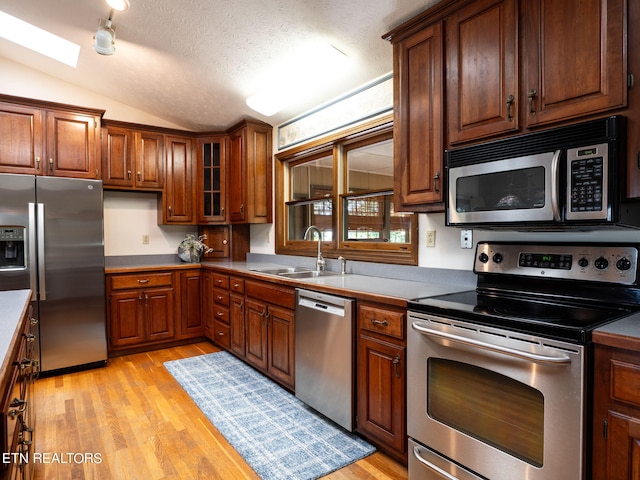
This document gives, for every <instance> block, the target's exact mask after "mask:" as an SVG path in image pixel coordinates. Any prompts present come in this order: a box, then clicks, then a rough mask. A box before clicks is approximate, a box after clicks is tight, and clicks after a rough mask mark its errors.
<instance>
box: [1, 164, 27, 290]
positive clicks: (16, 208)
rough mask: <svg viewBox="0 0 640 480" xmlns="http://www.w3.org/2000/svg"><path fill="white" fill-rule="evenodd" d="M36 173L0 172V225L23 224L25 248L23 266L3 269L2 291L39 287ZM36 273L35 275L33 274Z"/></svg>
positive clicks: (17, 225)
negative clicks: (35, 214) (36, 246)
mask: <svg viewBox="0 0 640 480" xmlns="http://www.w3.org/2000/svg"><path fill="white" fill-rule="evenodd" d="M33 202H35V177H34V176H33V175H12V174H6V173H3V174H0V226H4V227H20V228H24V229H25V230H24V234H25V241H26V248H25V251H24V254H25V263H26V268H24V269H10V270H9V269H4V270H3V269H0V291H2V290H21V289H24V288H31V289H32V290H33V292H34V300H35V290H36V283H35V282H36V272H35V269H36V258H35V218H34V217H33V216H32V217H31V218H30V216H29V211H30V206H31V211H32V213H33V211H34V203H33ZM32 274H33V278H32Z"/></svg>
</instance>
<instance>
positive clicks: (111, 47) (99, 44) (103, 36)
mask: <svg viewBox="0 0 640 480" xmlns="http://www.w3.org/2000/svg"><path fill="white" fill-rule="evenodd" d="M112 17H113V10H111V13H110V14H109V18H108V19H107V20H103V19H102V18H101V19H100V21H99V24H98V25H99V27H98V31H97V32H96V34H95V35H94V36H93V39H94V40H95V43H94V44H93V49H94V50H95V51H96V52H98V53H99V54H100V55H113V52H115V51H116V46H115V39H116V27H115V26H113V25H112V23H111V18H112Z"/></svg>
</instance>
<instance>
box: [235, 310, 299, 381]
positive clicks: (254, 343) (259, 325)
mask: <svg viewBox="0 0 640 480" xmlns="http://www.w3.org/2000/svg"><path fill="white" fill-rule="evenodd" d="M294 318H295V313H294V311H293V310H290V309H287V308H282V307H278V306H275V305H270V304H268V303H265V302H262V301H257V300H255V299H252V298H247V299H246V315H245V328H246V331H245V341H246V355H245V358H246V360H247V362H249V363H251V364H252V365H254V366H255V367H257V368H259V369H260V370H263V371H265V373H267V375H269V376H270V377H272V378H274V379H275V380H278V381H279V382H280V383H282V384H283V385H285V386H288V387H290V388H293V386H294V381H295V379H294V361H295V358H294V340H295V338H294Z"/></svg>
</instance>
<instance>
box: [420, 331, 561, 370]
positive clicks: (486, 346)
mask: <svg viewBox="0 0 640 480" xmlns="http://www.w3.org/2000/svg"><path fill="white" fill-rule="evenodd" d="M412 327H413V329H414V330H416V331H417V332H420V333H421V334H423V335H426V336H432V337H438V338H443V339H445V340H451V341H453V342H458V343H462V344H464V345H469V346H471V347H476V348H481V349H483V350H490V351H492V352H496V353H502V354H504V355H510V356H512V357H518V358H523V359H525V360H531V361H534V362H537V363H552V364H566V363H571V358H569V357H568V356H566V355H560V356H557V357H556V356H552V355H539V354H537V353H532V352H525V351H524V350H518V349H516V348H509V347H503V346H502V345H494V344H492V343H487V342H483V341H480V340H474V339H471V338H465V337H460V336H458V335H454V334H452V333H446V332H439V331H437V330H432V329H431V328H425V327H422V326H420V324H419V323H418V322H413V324H412Z"/></svg>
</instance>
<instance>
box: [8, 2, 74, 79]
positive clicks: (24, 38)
mask: <svg viewBox="0 0 640 480" xmlns="http://www.w3.org/2000/svg"><path fill="white" fill-rule="evenodd" d="M0 37H3V38H6V39H7V40H9V41H10V42H13V43H17V44H18V45H22V46H23V47H26V48H28V49H30V50H33V51H34V52H38V53H40V54H42V55H46V56H47V57H49V58H53V59H54V60H57V61H58V62H62V63H64V64H67V65H70V66H72V67H74V68H75V67H76V66H77V65H78V56H79V55H80V45H76V44H75V43H73V42H70V41H69V40H65V39H64V38H61V37H58V36H57V35H54V34H53V33H49V32H47V31H46V30H43V29H41V28H38V27H36V26H34V25H31V24H30V23H27V22H25V21H23V20H20V19H19V18H16V17H12V16H11V15H8V14H6V13H4V12H2V11H0Z"/></svg>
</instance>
